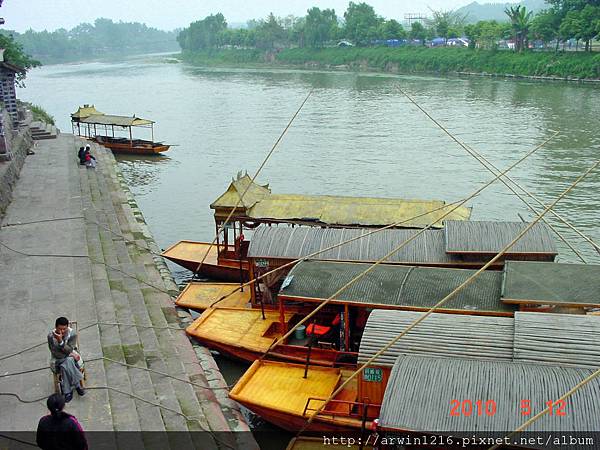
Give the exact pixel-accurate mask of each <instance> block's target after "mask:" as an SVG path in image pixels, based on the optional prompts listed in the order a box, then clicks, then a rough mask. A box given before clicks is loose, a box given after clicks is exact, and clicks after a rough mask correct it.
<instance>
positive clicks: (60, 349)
mask: <svg viewBox="0 0 600 450" xmlns="http://www.w3.org/2000/svg"><path fill="white" fill-rule="evenodd" d="M76 342H77V333H76V332H75V330H73V329H72V328H70V327H69V319H67V318H66V317H59V318H58V319H56V323H55V328H54V330H52V331H51V332H50V334H48V347H49V348H50V355H51V362H50V365H51V368H52V371H53V372H55V373H60V375H61V381H60V386H61V390H62V393H63V395H64V396H65V401H66V402H70V401H71V399H72V398H73V389H76V390H77V393H78V394H79V395H85V391H84V389H83V387H82V385H81V381H82V380H83V374H82V373H81V370H80V367H81V365H82V364H83V360H82V359H81V355H79V353H77V349H76Z"/></svg>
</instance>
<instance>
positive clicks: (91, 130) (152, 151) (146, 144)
mask: <svg viewBox="0 0 600 450" xmlns="http://www.w3.org/2000/svg"><path fill="white" fill-rule="evenodd" d="M115 127H117V131H118V130H123V129H126V130H128V131H129V137H118V136H115ZM133 127H137V128H149V129H150V132H151V136H152V138H151V140H144V139H134V138H133V132H132V128H133ZM71 128H72V130H73V134H77V135H78V136H82V137H85V138H88V139H92V140H94V141H96V142H98V143H99V144H101V145H103V146H105V147H108V148H110V149H111V150H112V151H113V152H116V153H130V154H135V155H150V156H152V155H158V154H160V153H162V152H166V151H167V150H169V147H170V146H169V145H166V144H163V143H162V142H154V122H153V121H152V120H148V119H142V118H140V117H136V116H116V115H111V114H104V113H102V112H100V111H98V110H97V109H96V108H95V107H94V105H91V106H90V105H84V106H82V107H79V108H78V109H77V111H76V112H74V113H73V114H71ZM102 131H104V134H102Z"/></svg>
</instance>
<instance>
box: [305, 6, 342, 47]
mask: <svg viewBox="0 0 600 450" xmlns="http://www.w3.org/2000/svg"><path fill="white" fill-rule="evenodd" d="M337 27H338V19H337V16H336V15H335V11H334V10H333V9H324V10H323V11H321V10H320V9H319V8H317V7H313V8H310V9H309V10H308V14H307V15H306V20H305V24H304V39H305V44H306V45H308V46H309V47H323V45H324V44H325V43H326V42H328V41H330V40H332V39H333V38H334V37H335V36H336V34H337Z"/></svg>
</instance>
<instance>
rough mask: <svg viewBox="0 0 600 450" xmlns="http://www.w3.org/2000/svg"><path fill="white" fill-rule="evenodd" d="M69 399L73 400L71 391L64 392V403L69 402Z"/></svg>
mask: <svg viewBox="0 0 600 450" xmlns="http://www.w3.org/2000/svg"><path fill="white" fill-rule="evenodd" d="M71 400H73V393H72V392H69V393H68V394H65V403H69V402H70V401H71Z"/></svg>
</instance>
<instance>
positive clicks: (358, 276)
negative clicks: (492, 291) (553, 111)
mask: <svg viewBox="0 0 600 450" xmlns="http://www.w3.org/2000/svg"><path fill="white" fill-rule="evenodd" d="M557 135H558V132H556V133H554V134H553V135H552V136H550V137H549V138H548V139H546V140H545V141H544V142H542V143H541V144H539V145H538V146H537V147H535V148H534V149H532V150H530V151H529V152H527V153H526V154H525V155H524V156H522V157H521V158H520V159H519V160H517V161H515V162H514V163H512V164H511V165H510V166H508V167H507V168H506V169H505V170H504V171H503V172H501V173H499V174H497V175H495V176H494V178H492V179H491V180H490V181H488V182H487V183H485V184H484V185H483V186H481V187H480V188H479V189H477V190H475V191H474V192H473V193H472V194H471V195H469V196H468V197H467V198H466V199H465V200H463V201H462V202H460V203H459V204H458V205H456V206H454V207H453V208H451V209H450V210H449V211H447V212H446V213H445V214H444V215H442V217H440V218H439V220H442V219H444V217H446V216H448V215H450V214H451V213H452V212H453V211H454V210H456V209H458V208H460V207H461V206H462V205H463V204H464V203H466V202H467V201H469V200H471V199H473V198H474V197H476V196H477V195H479V194H480V193H481V192H482V191H483V190H484V189H486V188H487V187H489V186H491V185H492V184H493V183H494V182H495V181H497V180H498V179H499V178H500V177H502V175H503V174H505V173H507V172H509V171H510V170H512V169H513V168H514V167H515V166H517V165H518V164H520V163H521V162H523V161H524V160H525V159H527V158H528V157H529V156H531V155H532V154H534V153H535V152H536V151H538V150H539V149H540V148H542V147H543V146H544V145H546V143H548V142H549V141H550V140H551V139H553V138H554V137H556V136H557ZM431 226H432V224H431V223H430V224H429V225H427V227H425V228H423V229H421V230H419V232H417V233H416V234H415V235H413V236H412V237H411V238H409V239H407V240H406V241H404V242H403V243H402V244H400V245H399V246H397V247H396V248H394V249H393V250H392V251H391V252H390V253H388V254H387V255H385V256H384V257H383V258H381V259H379V260H378V261H377V262H375V263H374V264H372V265H371V266H370V267H369V268H368V269H366V270H365V271H363V272H361V273H360V274H358V275H357V276H356V277H354V278H353V279H352V280H350V281H349V282H348V283H346V284H345V285H344V286H342V287H341V288H340V289H338V290H337V291H336V292H335V293H333V294H332V295H331V296H329V297H328V298H327V299H326V300H324V301H323V302H321V303H320V304H319V305H318V306H317V307H316V308H315V309H314V310H313V311H311V312H310V313H309V314H308V315H307V316H305V317H304V318H303V319H302V320H300V321H299V322H298V323H297V324H296V325H295V326H294V327H292V329H291V330H289V331H288V332H287V333H285V334H284V335H283V336H281V337H280V338H279V339H276V340H274V341H273V342H272V343H271V345H270V346H269V348H268V349H267V350H266V351H265V353H264V354H263V355H262V356H261V358H260V359H261V360H262V359H263V358H264V357H265V356H267V354H268V353H269V352H270V351H271V350H272V349H273V348H274V347H276V346H277V345H279V344H281V343H282V342H283V341H284V340H285V339H287V338H288V337H290V336H291V335H292V333H293V332H294V330H295V329H296V328H298V327H299V326H300V325H303V324H304V323H306V322H307V321H308V320H309V319H310V318H312V317H313V316H314V315H315V314H316V313H317V312H318V311H320V310H321V309H323V308H324V307H325V306H326V305H327V304H329V303H330V302H331V301H332V300H333V299H335V298H336V297H337V296H338V295H339V294H341V293H342V292H344V291H345V290H346V289H348V288H349V287H350V286H352V285H353V284H354V283H356V282H357V281H358V280H360V279H362V278H363V277H364V276H366V275H367V274H368V273H370V272H371V271H372V270H373V269H375V267H377V266H378V265H380V264H381V263H382V262H383V261H385V260H387V259H388V258H389V257H390V256H392V255H393V254H394V253H396V252H397V251H399V250H400V249H402V248H403V247H404V246H406V245H407V244H408V243H410V242H411V241H413V240H414V239H416V238H417V237H418V236H420V235H421V234H422V233H424V232H425V231H426V230H428V229H429V228H431ZM489 266H490V263H489V262H488V264H487V265H486V267H489Z"/></svg>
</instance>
